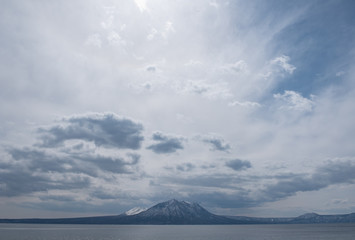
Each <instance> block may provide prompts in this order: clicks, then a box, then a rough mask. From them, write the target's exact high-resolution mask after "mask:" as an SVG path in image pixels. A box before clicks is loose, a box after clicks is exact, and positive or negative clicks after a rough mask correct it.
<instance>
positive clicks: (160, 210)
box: [0, 199, 355, 225]
mask: <svg viewBox="0 0 355 240" xmlns="http://www.w3.org/2000/svg"><path fill="white" fill-rule="evenodd" d="M131 210H132V211H131ZM131 210H129V211H127V212H129V214H127V212H125V213H122V214H119V215H111V216H97V217H80V218H47V219H45V218H27V219H0V223H43V224H141V225H143V224H145V225H149V224H151V225H168V224H176V225H200V224H201V225H202V224H211V225H212V224H219V225H221V224H309V223H355V213H350V214H336V215H320V214H317V213H306V214H303V215H300V216H298V217H291V218H259V217H244V216H221V215H216V214H213V213H211V212H209V211H207V210H206V209H205V208H203V207H202V206H200V205H199V204H198V203H189V202H186V201H178V200H176V199H172V200H169V201H166V202H161V203H158V204H156V205H154V206H152V207H150V208H148V209H145V210H143V209H141V208H133V209H131Z"/></svg>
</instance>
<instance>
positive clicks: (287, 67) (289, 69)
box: [271, 55, 296, 74]
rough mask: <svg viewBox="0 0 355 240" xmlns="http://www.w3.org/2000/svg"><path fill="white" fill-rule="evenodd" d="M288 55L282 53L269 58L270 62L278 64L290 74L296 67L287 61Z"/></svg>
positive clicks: (288, 59)
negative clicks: (271, 58)
mask: <svg viewBox="0 0 355 240" xmlns="http://www.w3.org/2000/svg"><path fill="white" fill-rule="evenodd" d="M289 61H290V57H289V56H286V55H282V56H280V57H277V58H275V59H273V60H271V64H273V65H277V66H280V67H281V69H282V70H284V71H285V72H287V73H289V74H292V73H293V71H295V70H296V67H295V66H293V65H292V64H290V63H289Z"/></svg>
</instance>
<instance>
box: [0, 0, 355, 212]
mask: <svg viewBox="0 0 355 240" xmlns="http://www.w3.org/2000/svg"><path fill="white" fill-rule="evenodd" d="M354 12H355V3H354V1H350V0H341V1H331V0H329V1H327V0H325V1H316V0H315V1H313V0H311V1H309V0H307V1H303V0H300V1H281V0H271V1H257V0H255V1H239V0H233V1H225V0H221V1H212V0H211V1H203V0H196V1H187V0H183V1H158V0H127V1H110V0H108V1H84V0H78V1H58V2H57V3H55V4H54V3H53V2H51V1H45V0H43V1H42V0H39V1H31V3H30V2H28V1H19V0H14V1H7V2H4V3H3V4H2V7H1V9H0V30H1V38H0V46H1V55H0V61H1V64H0V66H1V67H0V68H1V71H0V101H1V105H0V110H1V111H0V119H1V120H2V121H1V125H0V136H1V137H0V218H16V217H68V216H91V215H103V214H118V213H123V212H126V211H128V210H129V209H132V208H134V207H143V208H146V207H149V206H151V205H153V204H155V203H157V202H160V201H165V200H169V199H172V198H175V199H179V200H186V201H190V202H199V203H201V205H202V206H204V207H206V208H207V209H209V210H211V211H212V212H214V213H219V214H227V215H248V216H275V217H276V216H297V215H301V214H303V213H306V212H317V213H320V214H331V213H350V212H355V174H354V172H355V148H354V142H355V137H354V136H355V125H354V122H355V107H354V102H355V69H354V63H355V59H354V52H355V48H354V44H353V43H354V40H355V31H354V26H355V17H354Z"/></svg>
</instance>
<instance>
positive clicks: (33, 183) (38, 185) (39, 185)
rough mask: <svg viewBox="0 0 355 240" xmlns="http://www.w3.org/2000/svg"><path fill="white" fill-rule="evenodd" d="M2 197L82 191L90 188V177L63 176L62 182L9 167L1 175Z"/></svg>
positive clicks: (16, 167) (26, 170) (0, 192)
mask: <svg viewBox="0 0 355 240" xmlns="http://www.w3.org/2000/svg"><path fill="white" fill-rule="evenodd" d="M0 183H1V184H0V189H1V191H0V196H6V197H13V196H20V195H24V194H28V193H32V192H39V191H48V190H50V189H65V190H70V189H81V188H86V187H89V186H90V180H89V178H88V177H82V176H69V175H67V177H65V176H63V179H61V180H58V179H56V180H53V179H51V178H50V177H49V176H48V175H45V174H39V173H37V172H32V171H30V170H28V169H22V168H18V166H10V165H8V166H7V169H6V171H5V172H4V171H2V172H1V173H0Z"/></svg>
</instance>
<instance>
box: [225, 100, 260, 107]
mask: <svg viewBox="0 0 355 240" xmlns="http://www.w3.org/2000/svg"><path fill="white" fill-rule="evenodd" d="M228 106H231V107H234V106H240V107H248V108H254V107H261V105H260V103H257V102H249V101H245V102H239V101H234V102H230V103H229V104H228Z"/></svg>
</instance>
